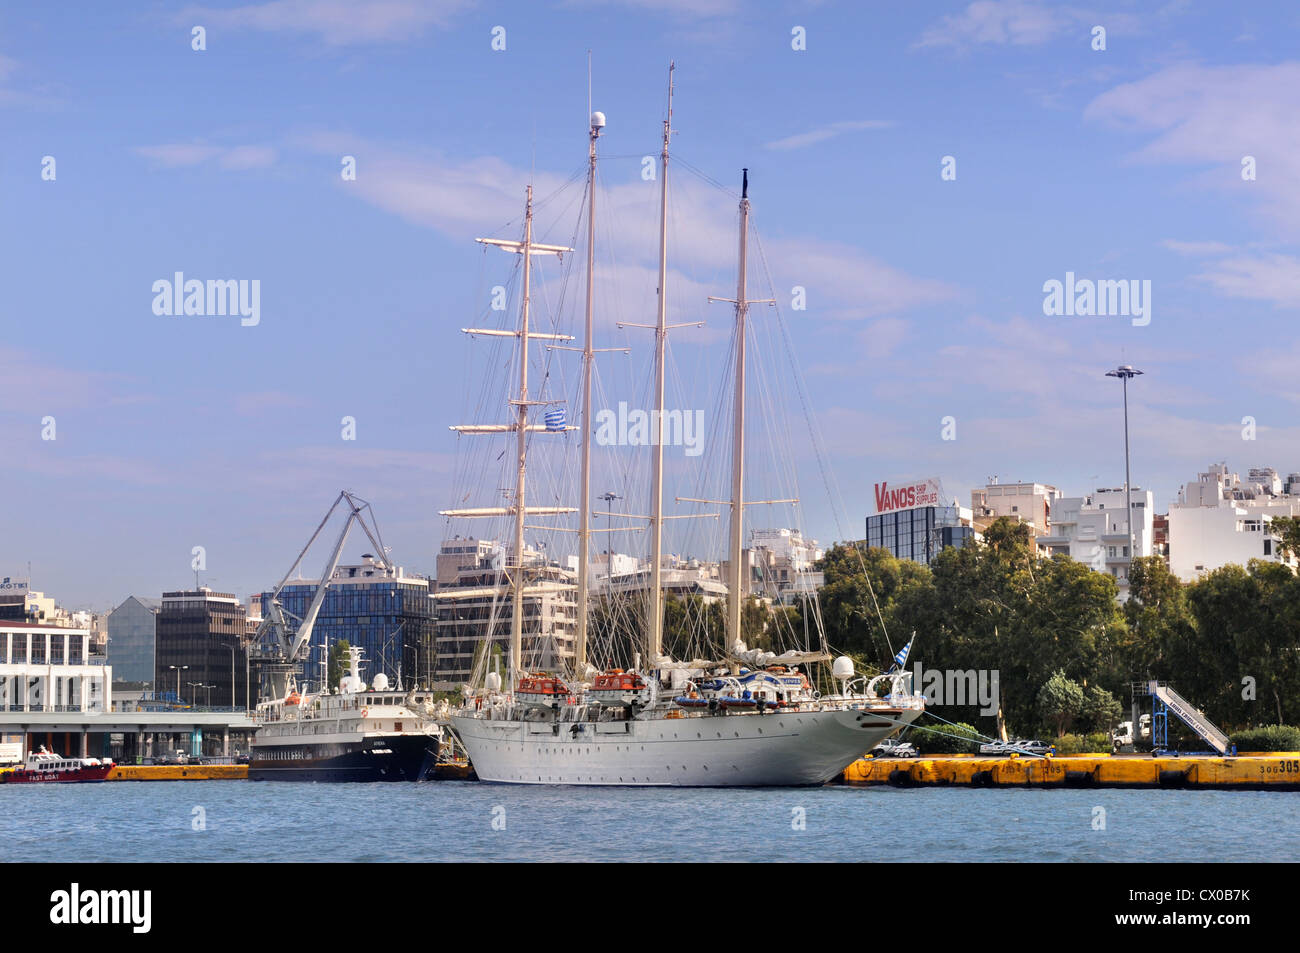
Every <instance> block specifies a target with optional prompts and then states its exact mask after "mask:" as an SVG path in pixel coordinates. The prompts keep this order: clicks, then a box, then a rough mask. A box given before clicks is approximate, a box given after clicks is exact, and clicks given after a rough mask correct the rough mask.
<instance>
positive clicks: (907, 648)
mask: <svg viewBox="0 0 1300 953" xmlns="http://www.w3.org/2000/svg"><path fill="white" fill-rule="evenodd" d="M915 641H916V636H912V638H911V641H909V642H908V643H907V644H906V645H904V646H903V647H902V648H901V649H899V652H898V654H897V655H895V656H894V668H902V667H903V665H904V664H905V663H906V662H907V654H908V653H909V652H911V651H912V642H915Z"/></svg>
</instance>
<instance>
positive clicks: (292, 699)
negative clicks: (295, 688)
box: [284, 692, 302, 705]
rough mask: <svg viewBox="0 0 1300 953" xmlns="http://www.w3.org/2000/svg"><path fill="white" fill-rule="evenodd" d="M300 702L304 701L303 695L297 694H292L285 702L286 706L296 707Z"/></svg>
mask: <svg viewBox="0 0 1300 953" xmlns="http://www.w3.org/2000/svg"><path fill="white" fill-rule="evenodd" d="M300 701H302V696H301V695H299V694H298V693H297V692H290V693H289V697H288V698H286V699H285V700H284V703H285V704H286V705H296V704H298V703H299V702H300Z"/></svg>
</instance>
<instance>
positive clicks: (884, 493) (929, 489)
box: [876, 477, 942, 513]
mask: <svg viewBox="0 0 1300 953" xmlns="http://www.w3.org/2000/svg"><path fill="white" fill-rule="evenodd" d="M941 501H942V491H941V490H940V489H939V480H938V479H937V478H936V477H927V478H926V479H923V480H911V481H908V482H906V483H899V484H898V485H896V486H895V485H892V484H890V483H885V482H882V483H877V484H876V512H877V513H893V512H895V511H897V510H911V509H915V508H916V507H918V506H939V505H941Z"/></svg>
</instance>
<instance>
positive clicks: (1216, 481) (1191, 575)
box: [1169, 463, 1300, 582]
mask: <svg viewBox="0 0 1300 953" xmlns="http://www.w3.org/2000/svg"><path fill="white" fill-rule="evenodd" d="M1297 491H1300V474H1294V473H1293V474H1290V475H1288V477H1287V479H1286V480H1285V481H1283V480H1281V479H1280V478H1279V477H1278V474H1277V471H1276V470H1274V469H1272V468H1271V467H1260V468H1255V469H1252V470H1250V471H1249V472H1248V475H1247V479H1246V480H1245V481H1243V480H1242V479H1241V478H1240V477H1239V476H1238V475H1237V474H1235V473H1229V472H1228V467H1227V464H1226V463H1213V464H1210V467H1209V469H1208V470H1207V471H1206V472H1205V473H1201V474H1198V475H1197V479H1196V481H1195V482H1193V483H1188V484H1186V485H1184V486H1183V488H1182V490H1181V491H1180V492H1179V494H1178V502H1177V503H1173V504H1171V505H1170V507H1169V569H1170V571H1171V572H1172V573H1173V574H1174V575H1176V576H1177V577H1178V578H1179V579H1182V580H1183V581H1184V582H1191V581H1193V580H1195V579H1197V578H1198V577H1200V576H1202V575H1204V574H1205V573H1207V572H1210V571H1211V570H1214V569H1218V568H1220V567H1221V566H1226V565H1228V564H1230V563H1236V564H1238V565H1242V566H1244V565H1246V564H1247V563H1248V562H1249V561H1250V560H1252V559H1265V560H1271V561H1274V562H1278V561H1280V560H1281V557H1280V555H1279V553H1278V546H1277V544H1278V539H1277V537H1276V536H1275V535H1273V534H1272V533H1270V532H1269V531H1268V521H1269V520H1270V519H1272V518H1273V517H1274V516H1300V495H1298V494H1297Z"/></svg>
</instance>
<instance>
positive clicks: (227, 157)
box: [135, 142, 277, 171]
mask: <svg viewBox="0 0 1300 953" xmlns="http://www.w3.org/2000/svg"><path fill="white" fill-rule="evenodd" d="M135 151H136V153H137V154H138V155H142V156H144V157H145V158H146V159H152V160H153V161H154V162H156V163H158V164H159V165H161V166H164V167H166V168H169V169H176V168H185V167H188V166H196V165H202V164H203V163H205V162H209V161H213V160H215V161H216V163H217V164H218V165H219V166H221V168H223V169H230V170H233V171H242V170H245V169H260V168H265V167H266V166H269V165H273V164H274V163H275V160H276V158H277V153H276V151H275V149H273V148H271V147H270V146H211V145H206V144H204V143H198V142H172V143H165V144H163V145H157V146H138V147H137V148H136V150H135Z"/></svg>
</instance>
